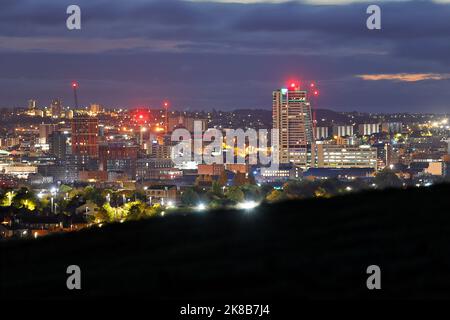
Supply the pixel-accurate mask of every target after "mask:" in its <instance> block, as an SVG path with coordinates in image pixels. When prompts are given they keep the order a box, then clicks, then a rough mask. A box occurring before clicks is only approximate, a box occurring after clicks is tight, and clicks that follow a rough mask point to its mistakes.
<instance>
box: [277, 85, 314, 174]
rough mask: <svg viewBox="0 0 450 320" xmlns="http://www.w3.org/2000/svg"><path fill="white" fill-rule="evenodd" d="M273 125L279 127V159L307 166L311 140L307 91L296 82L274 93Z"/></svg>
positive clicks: (311, 130) (310, 118)
mask: <svg viewBox="0 0 450 320" xmlns="http://www.w3.org/2000/svg"><path fill="white" fill-rule="evenodd" d="M272 117H273V128H274V129H278V130H279V139H278V146H279V162H280V163H294V164H297V165H299V166H305V167H306V166H307V164H308V150H310V147H311V145H312V143H313V141H314V138H313V121H312V115H311V104H310V103H309V102H308V100H307V91H305V90H300V88H299V86H298V85H297V84H295V83H293V84H291V85H290V86H289V88H288V89H279V90H276V91H274V92H273V99H272Z"/></svg>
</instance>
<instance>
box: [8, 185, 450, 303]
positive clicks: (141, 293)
mask: <svg viewBox="0 0 450 320" xmlns="http://www.w3.org/2000/svg"><path fill="white" fill-rule="evenodd" d="M449 197H450V185H440V186H435V187H431V188H422V189H410V190H390V191H384V192H370V193H362V194H354V195H348V196H344V197H337V198H333V199H328V200H314V199H312V200H306V201H298V202H286V203H281V204H276V205H270V206H262V207H260V208H256V209H254V210H253V211H249V212H245V211H217V212H202V213H200V212H199V213H195V214H188V215H185V216H183V215H176V216H166V217H164V218H157V219H150V220H147V221H140V222H130V223H125V224H117V225H110V226H104V227H103V228H101V229H98V228H94V229H90V230H85V231H81V232H78V233H73V234H62V235H56V236H49V237H46V238H42V239H38V240H34V241H26V242H22V241H14V242H4V243H2V244H0V247H1V255H2V259H1V269H2V270H1V277H2V278H1V292H2V296H6V297H10V298H11V297H16V298H17V297H18V298H21V297H38V298H47V297H56V298H61V297H73V296H75V297H94V296H117V295H127V296H135V297H139V298H151V299H152V301H155V300H156V301H158V300H171V301H173V300H175V301H182V300H185V299H188V301H195V300H197V299H202V300H205V299H206V300H211V301H218V300H220V299H243V298H248V299H251V301H271V300H278V299H299V298H300V299H301V298H311V299H315V298H402V299H403V298H449V297H450V201H449ZM373 264H375V265H378V266H380V268H381V272H382V276H381V284H382V289H381V290H378V291H376V290H375V291H369V290H368V289H367V287H366V279H367V277H368V275H367V274H366V268H367V267H368V266H369V265H373ZM69 265H79V266H80V268H81V272H82V289H81V290H80V291H76V290H75V291H69V290H68V289H67V288H66V279H67V274H66V268H67V266H69ZM257 299H260V300H257Z"/></svg>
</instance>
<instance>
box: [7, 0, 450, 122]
mask: <svg viewBox="0 0 450 320" xmlns="http://www.w3.org/2000/svg"><path fill="white" fill-rule="evenodd" d="M229 2H231V1H181V0H178V1H175V0H170V1H167V0H165V1H134V2H133V3H131V4H130V3H123V2H119V1H108V2H103V1H96V2H92V1H85V0H80V1H78V2H77V4H78V5H79V6H80V7H81V10H82V29H81V30H75V31H68V30H67V28H66V26H65V20H66V18H67V15H66V12H65V10H66V8H67V6H68V5H69V4H70V3H69V2H67V1H61V2H59V3H58V4H55V3H51V2H50V1H41V2H39V4H36V3H31V2H29V1H24V0H21V1H5V2H4V4H3V6H4V10H2V12H1V13H0V69H1V70H2V75H1V76H0V97H1V100H0V108H1V107H26V105H27V101H28V100H29V99H36V100H37V101H38V105H39V106H48V105H49V104H50V103H51V101H52V100H53V99H62V101H63V103H64V105H65V106H66V105H70V106H72V105H73V96H72V91H71V90H70V84H71V83H72V81H77V82H79V84H80V88H79V101H80V102H79V103H80V105H82V106H87V105H88V104H90V103H99V104H101V105H104V106H106V107H127V108H136V107H140V106H146V107H151V108H158V107H161V103H162V101H165V100H166V99H169V100H170V101H171V108H172V109H174V110H181V111H182V110H211V109H213V108H216V109H223V110H233V109H242V108H252V109H253V108H263V109H270V108H271V106H270V102H269V103H268V101H270V92H271V91H272V90H273V88H279V87H282V86H283V85H285V83H287V82H288V81H289V80H290V79H295V80H297V81H299V82H300V83H309V82H310V81H315V82H317V83H318V84H319V85H320V87H321V96H320V99H319V100H318V101H317V106H316V107H317V108H324V109H331V110H335V111H361V112H388V111H389V112H424V111H426V112H434V113H445V112H448V110H449V109H450V108H449V104H448V102H447V101H449V100H450V92H449V91H448V90H446V89H447V88H448V85H449V81H450V76H449V75H450V68H449V66H450V61H449V56H450V55H449V49H450V47H449V46H448V44H447V43H448V38H449V35H450V34H449V31H448V30H450V22H449V20H448V16H449V14H450V4H449V2H448V1H383V2H380V3H379V4H380V6H381V9H382V30H368V29H367V28H366V23H365V22H366V19H367V17H368V15H367V14H366V8H367V5H368V2H365V1H345V3H342V1H331V0H330V1H312V0H311V1H297V2H290V3H285V2H283V1H281V3H279V2H280V1H275V2H270V1H234V2H238V3H229ZM337 3H340V5H337ZM324 4H326V5H324ZM279 17H283V19H280V18H279ZM411 35H414V37H411ZM292 39H296V40H295V41H292ZM355 88H357V90H355ZM380 97H381V98H380Z"/></svg>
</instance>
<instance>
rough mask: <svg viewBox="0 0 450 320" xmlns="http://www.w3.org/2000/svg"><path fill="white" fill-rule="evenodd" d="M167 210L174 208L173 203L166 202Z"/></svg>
mask: <svg viewBox="0 0 450 320" xmlns="http://www.w3.org/2000/svg"><path fill="white" fill-rule="evenodd" d="M166 207H167V208H168V209H171V208H174V207H175V203H174V202H173V201H172V200H169V201H167V206H166Z"/></svg>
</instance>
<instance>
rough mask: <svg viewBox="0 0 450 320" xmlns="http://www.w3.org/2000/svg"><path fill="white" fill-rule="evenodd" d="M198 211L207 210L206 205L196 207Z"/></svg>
mask: <svg viewBox="0 0 450 320" xmlns="http://www.w3.org/2000/svg"><path fill="white" fill-rule="evenodd" d="M195 208H196V209H197V210H198V211H204V210H206V205H205V204H204V203H199V204H198V205H197V207H195Z"/></svg>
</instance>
